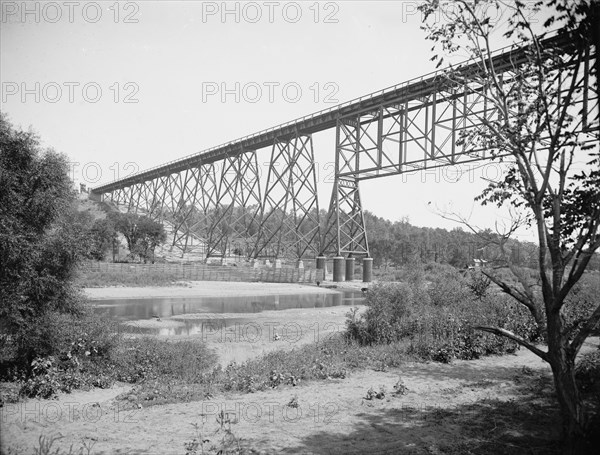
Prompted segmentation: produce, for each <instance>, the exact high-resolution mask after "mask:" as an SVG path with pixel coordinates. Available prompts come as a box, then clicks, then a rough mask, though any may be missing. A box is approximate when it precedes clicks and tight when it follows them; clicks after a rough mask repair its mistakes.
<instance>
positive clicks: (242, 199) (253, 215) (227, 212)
mask: <svg viewBox="0 0 600 455" xmlns="http://www.w3.org/2000/svg"><path fill="white" fill-rule="evenodd" d="M221 164H222V165H221V169H220V173H219V174H218V175H219V181H218V186H217V191H216V194H214V204H213V205H214V207H213V209H212V211H210V212H209V222H208V234H207V239H208V252H207V257H210V256H221V257H225V256H226V255H227V253H228V252H229V253H231V251H230V249H231V248H230V247H231V244H233V245H234V249H239V251H238V254H243V255H244V256H247V255H249V253H250V250H251V248H252V246H253V245H254V243H255V239H256V235H257V231H258V226H257V221H256V220H257V217H258V214H259V213H260V209H261V206H262V202H261V192H260V178H259V177H260V176H259V173H258V172H259V170H258V163H257V159H256V153H255V151H253V150H252V151H246V152H244V153H242V154H238V155H235V156H232V157H227V158H225V159H224V160H223V161H222V162H221ZM211 202H213V201H211Z"/></svg>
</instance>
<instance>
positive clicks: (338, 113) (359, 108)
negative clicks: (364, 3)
mask: <svg viewBox="0 0 600 455" xmlns="http://www.w3.org/2000/svg"><path fill="white" fill-rule="evenodd" d="M543 44H544V46H555V47H559V48H561V49H563V50H565V51H566V50H568V48H569V47H570V46H571V45H572V41H571V39H570V38H569V37H566V36H563V35H554V36H551V37H549V38H546V39H545V40H544V41H543ZM493 60H494V65H495V68H496V69H497V70H498V71H508V70H511V69H513V68H514V67H515V65H518V64H520V63H523V62H524V61H525V60H526V55H525V50H524V48H522V47H516V46H510V47H507V48H504V49H500V50H498V51H496V53H495V54H494V56H493ZM446 71H447V70H439V71H435V72H432V73H429V74H426V75H423V76H421V77H419V78H415V79H411V80H408V81H406V82H403V83H400V84H397V85H394V86H392V87H388V88H386V89H383V90H379V91H377V92H373V93H370V94H368V95H365V96H362V97H360V98H357V99H354V100H351V101H348V102H345V103H342V104H339V105H337V106H334V107H331V108H329V109H325V110H322V111H319V112H316V113H313V114H310V115H306V116H304V117H301V118H299V119H296V120H292V121H290V122H287V123H284V124H281V125H278V126H275V127H272V128H269V129H267V130H263V131H260V132H257V133H254V134H251V135H248V136H245V137H242V138H240V139H236V140H233V141H230V142H227V143H225V144H222V145H219V146H216V147H213V148H211V149H208V150H206V151H202V152H199V153H195V154H193V155H189V156H186V157H184V158H181V159H178V160H174V161H171V162H169V163H165V164H162V165H160V166H157V167H154V168H151V169H148V170H145V171H142V172H139V173H136V174H134V175H131V176H128V177H125V178H122V179H120V180H115V181H113V182H111V183H107V184H104V185H101V186H98V187H96V188H93V189H92V192H93V193H95V194H103V193H108V192H111V191H114V190H117V189H119V188H124V187H128V186H131V185H135V184H138V183H141V182H144V181H148V180H152V179H156V178H158V177H163V176H167V175H170V174H172V173H176V172H181V171H184V170H186V169H190V168H194V167H197V166H200V165H201V164H208V163H212V162H215V161H220V160H222V159H224V158H226V157H228V156H235V155H238V154H241V153H243V152H245V151H250V150H258V149H261V148H263V147H268V146H271V145H273V143H274V141H275V140H283V141H285V140H287V139H290V138H291V137H293V136H294V135H296V134H303V135H304V134H312V133H316V132H319V131H324V130H327V129H330V128H333V127H335V125H336V122H337V120H338V119H340V118H344V117H345V116H350V115H356V114H358V113H361V112H368V111H372V110H375V109H378V108H379V107H380V106H382V105H390V104H394V103H405V102H410V101H411V100H417V99H419V98H420V97H423V96H426V95H430V94H432V93H434V92H436V91H439V90H440V89H441V88H444V87H445V86H447V85H449V84H452V83H451V82H450V81H449V80H448V79H447V78H445V77H443V76H442V75H443V74H444V73H445V72H446ZM454 71H460V73H461V74H462V75H463V76H468V75H473V76H475V75H477V74H478V73H480V72H481V67H480V65H479V64H478V63H477V62H471V63H469V62H466V63H463V64H462V65H460V66H458V67H457V68H456V69H454Z"/></svg>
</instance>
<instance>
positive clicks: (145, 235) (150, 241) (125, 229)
mask: <svg viewBox="0 0 600 455" xmlns="http://www.w3.org/2000/svg"><path fill="white" fill-rule="evenodd" d="M110 221H111V222H112V223H113V225H114V227H115V229H116V231H117V232H120V233H121V234H123V236H124V237H125V240H126V241H127V248H129V252H130V253H131V255H132V256H134V257H135V256H139V258H140V259H141V260H143V261H144V262H146V261H148V260H153V259H154V250H155V248H156V247H157V246H159V245H161V244H162V243H164V242H165V240H166V239H167V234H166V232H165V228H164V227H163V225H162V224H160V223H158V222H156V221H153V220H151V219H150V218H148V217H145V216H141V215H137V214H135V213H120V212H114V213H111V214H110Z"/></svg>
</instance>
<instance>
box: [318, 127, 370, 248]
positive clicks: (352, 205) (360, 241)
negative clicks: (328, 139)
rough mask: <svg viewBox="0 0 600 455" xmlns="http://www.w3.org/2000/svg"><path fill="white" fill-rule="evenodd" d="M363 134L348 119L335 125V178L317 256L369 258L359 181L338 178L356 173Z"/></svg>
mask: <svg viewBox="0 0 600 455" xmlns="http://www.w3.org/2000/svg"><path fill="white" fill-rule="evenodd" d="M365 134H366V133H365V131H363V130H362V128H361V125H360V123H358V122H354V121H352V120H349V119H346V120H343V121H342V120H339V121H338V122H337V125H336V155H335V173H336V178H335V182H334V186H333V192H332V194H331V202H330V204H329V213H328V216H327V223H326V228H325V233H324V235H323V240H322V242H321V251H320V254H334V255H337V256H339V255H341V254H344V253H346V254H353V255H356V254H361V255H367V256H368V255H369V245H368V241H367V232H366V230H365V220H364V215H363V210H362V203H361V200H360V191H359V188H358V179H357V178H354V177H340V173H341V172H342V171H343V170H356V169H357V167H358V159H359V151H360V147H361V138H362V136H363V135H365Z"/></svg>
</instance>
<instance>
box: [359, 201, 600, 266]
mask: <svg viewBox="0 0 600 455" xmlns="http://www.w3.org/2000/svg"><path fill="white" fill-rule="evenodd" d="M365 224H366V227H367V235H368V239H369V249H370V252H371V256H372V257H373V263H374V265H375V266H385V265H392V266H393V265H403V264H407V263H410V262H414V261H420V262H438V263H444V264H450V265H453V266H454V267H457V268H465V267H466V266H471V265H473V264H474V259H483V260H485V261H488V262H489V263H492V264H499V265H501V263H502V262H503V260H502V256H503V255H502V254H501V251H500V248H499V247H498V246H497V244H495V243H496V242H495V241H496V240H497V236H496V235H495V234H494V232H492V231H490V230H488V231H484V232H482V233H481V235H476V234H474V233H472V232H467V231H464V230H462V229H461V228H460V227H457V228H455V229H452V230H450V231H448V230H446V229H441V228H429V227H417V226H413V225H411V224H410V222H409V220H408V218H407V217H406V218H404V219H402V220H400V221H395V222H392V221H390V220H386V219H384V218H380V217H377V216H375V215H373V214H372V213H370V212H368V211H365ZM505 251H507V252H508V257H509V258H510V261H511V262H512V263H514V264H516V265H518V266H521V267H530V268H534V269H535V268H537V260H538V247H537V244H534V243H532V242H524V241H518V240H515V239H510V240H508V241H507V243H506V245H505ZM504 262H505V261H504ZM588 270H600V255H598V254H596V255H594V258H593V259H592V261H591V262H590V265H589V267H588Z"/></svg>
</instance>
